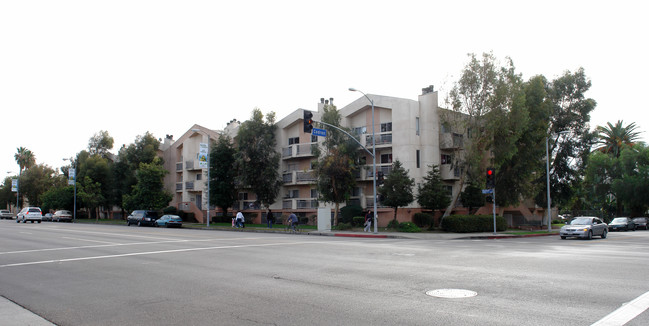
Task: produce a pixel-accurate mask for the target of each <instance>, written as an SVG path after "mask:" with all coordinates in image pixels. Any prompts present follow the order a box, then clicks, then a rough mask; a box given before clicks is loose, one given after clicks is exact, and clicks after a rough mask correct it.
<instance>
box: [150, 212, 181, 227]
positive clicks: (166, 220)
mask: <svg viewBox="0 0 649 326" xmlns="http://www.w3.org/2000/svg"><path fill="white" fill-rule="evenodd" d="M155 224H156V226H164V227H168V228H171V227H177V228H179V227H182V226H183V219H182V218H180V216H178V215H162V217H160V218H159V219H157V220H156V221H155Z"/></svg>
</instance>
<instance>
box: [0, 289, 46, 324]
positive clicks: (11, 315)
mask: <svg viewBox="0 0 649 326" xmlns="http://www.w3.org/2000/svg"><path fill="white" fill-rule="evenodd" d="M0 321H1V322H0V323H1V324H2V325H3V326H25V325H29V326H52V325H54V324H52V323H50V322H49V321H47V320H45V319H43V318H42V317H40V316H38V315H36V314H34V313H33V312H31V311H29V310H27V309H25V308H23V307H21V306H19V305H17V304H16V303H14V302H12V301H9V300H8V299H7V298H5V297H2V296H0Z"/></svg>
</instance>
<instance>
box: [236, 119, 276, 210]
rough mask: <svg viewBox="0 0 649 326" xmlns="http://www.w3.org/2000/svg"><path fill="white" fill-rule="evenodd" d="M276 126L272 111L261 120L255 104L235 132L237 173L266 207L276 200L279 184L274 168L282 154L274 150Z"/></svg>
mask: <svg viewBox="0 0 649 326" xmlns="http://www.w3.org/2000/svg"><path fill="white" fill-rule="evenodd" d="M276 129H277V126H276V125H275V112H270V113H269V114H267V115H266V120H265V121H264V115H263V113H262V112H261V110H260V109H257V108H255V109H254V110H253V111H252V116H251V118H250V120H247V121H244V122H243V123H242V124H241V126H240V127H239V131H238V134H237V143H238V150H239V151H238V153H237V166H238V170H239V173H240V174H239V177H240V178H241V181H242V184H243V185H244V186H246V187H250V189H252V191H253V192H254V193H255V194H256V196H257V200H258V201H259V202H260V203H261V204H262V205H265V206H266V207H269V206H270V205H272V204H273V203H274V202H275V199H276V198H277V195H278V194H279V190H280V186H281V179H280V175H279V172H278V170H277V167H278V166H279V162H280V158H281V154H280V153H279V152H277V151H276V150H275V147H276V145H277V140H276V139H275V130H276Z"/></svg>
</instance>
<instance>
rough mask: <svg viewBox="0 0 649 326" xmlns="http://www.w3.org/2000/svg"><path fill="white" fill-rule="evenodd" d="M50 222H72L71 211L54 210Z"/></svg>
mask: <svg viewBox="0 0 649 326" xmlns="http://www.w3.org/2000/svg"><path fill="white" fill-rule="evenodd" d="M52 222H72V213H70V211H66V210H60V211H56V212H55V213H54V215H53V216H52Z"/></svg>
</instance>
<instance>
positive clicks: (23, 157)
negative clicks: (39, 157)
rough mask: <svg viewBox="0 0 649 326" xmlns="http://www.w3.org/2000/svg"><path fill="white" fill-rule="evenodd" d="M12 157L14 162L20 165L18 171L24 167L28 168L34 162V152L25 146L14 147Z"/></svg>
mask: <svg viewBox="0 0 649 326" xmlns="http://www.w3.org/2000/svg"><path fill="white" fill-rule="evenodd" d="M14 158H15V159H16V163H18V166H19V167H20V172H22V171H23V170H25V169H29V168H30V167H32V166H33V165H34V164H36V156H34V153H33V152H32V151H30V150H28V149H27V148H25V147H18V148H17V149H16V154H14Z"/></svg>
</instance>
